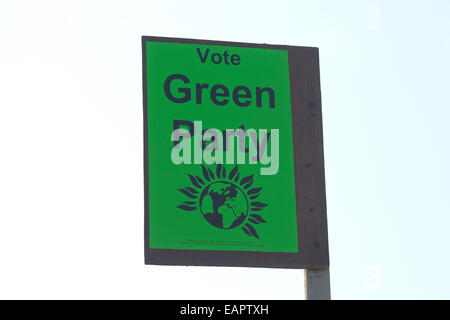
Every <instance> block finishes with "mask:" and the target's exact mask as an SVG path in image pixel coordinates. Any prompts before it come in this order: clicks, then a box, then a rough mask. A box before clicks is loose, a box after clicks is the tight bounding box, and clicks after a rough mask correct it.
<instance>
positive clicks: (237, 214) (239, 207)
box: [200, 181, 248, 229]
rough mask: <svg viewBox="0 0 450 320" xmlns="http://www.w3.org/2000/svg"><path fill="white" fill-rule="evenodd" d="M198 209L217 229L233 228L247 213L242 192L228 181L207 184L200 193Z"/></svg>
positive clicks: (246, 204) (245, 200) (245, 199)
mask: <svg viewBox="0 0 450 320" xmlns="http://www.w3.org/2000/svg"><path fill="white" fill-rule="evenodd" d="M200 211H201V212H202V214H203V217H204V218H205V219H206V221H208V222H209V223H210V224H211V225H213V226H214V227H216V228H219V229H233V228H236V227H238V226H239V225H241V224H242V223H243V222H244V221H245V218H246V217H247V214H248V201H247V198H246V196H245V194H244V192H243V191H242V190H241V189H240V188H239V187H238V186H236V185H235V184H233V183H231V182H228V181H217V182H213V183H211V184H210V185H208V186H207V187H206V188H205V189H204V190H203V192H202V193H201V195H200Z"/></svg>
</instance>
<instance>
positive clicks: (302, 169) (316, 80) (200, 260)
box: [142, 36, 329, 269]
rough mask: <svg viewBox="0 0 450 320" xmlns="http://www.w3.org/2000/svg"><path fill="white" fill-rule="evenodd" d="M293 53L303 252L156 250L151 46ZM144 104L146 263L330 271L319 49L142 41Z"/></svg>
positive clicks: (291, 73) (294, 127) (296, 168)
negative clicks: (151, 157) (149, 69)
mask: <svg viewBox="0 0 450 320" xmlns="http://www.w3.org/2000/svg"><path fill="white" fill-rule="evenodd" d="M148 41H155V42H172V43H185V44H202V45H216V46H231V47H247V48H263V49H278V50H287V52H288V61H289V77H290V89H291V106H292V135H293V144H294V152H293V153H294V172H295V190H296V204H297V223H298V225H297V232H298V242H299V246H298V247H299V252H298V253H279V252H248V251H218V250H217V251H216V250H179V249H150V246H149V214H150V212H149V199H148V141H147V134H148V127H147V106H148V103H147V61H146V57H147V55H146V45H145V44H146V42H148ZM142 61H143V62H142V74H143V99H144V101H143V102H144V185H145V188H144V189H145V210H144V211H145V218H144V221H145V226H144V232H145V236H144V238H145V244H144V247H145V264H156V265H190V266H234V267H268V268H295V269H325V268H328V266H329V258H328V231H327V213H326V197H325V173H324V155H323V133H322V105H321V93H320V72H319V50H318V48H310V47H297V46H285V45H268V44H253V43H240V42H228V41H210V40H194V39H179V38H164V37H150V36H143V37H142Z"/></svg>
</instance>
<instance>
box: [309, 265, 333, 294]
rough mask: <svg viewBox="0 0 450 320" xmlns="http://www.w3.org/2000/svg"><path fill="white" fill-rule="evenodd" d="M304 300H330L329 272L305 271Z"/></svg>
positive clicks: (327, 270) (325, 270)
mask: <svg viewBox="0 0 450 320" xmlns="http://www.w3.org/2000/svg"><path fill="white" fill-rule="evenodd" d="M305 298H306V300H331V292H330V270H329V269H324V270H308V269H306V270H305Z"/></svg>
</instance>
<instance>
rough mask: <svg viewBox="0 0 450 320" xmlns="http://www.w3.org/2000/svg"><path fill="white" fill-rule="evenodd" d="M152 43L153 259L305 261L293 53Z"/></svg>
mask: <svg viewBox="0 0 450 320" xmlns="http://www.w3.org/2000/svg"><path fill="white" fill-rule="evenodd" d="M163 40H164V39H161V40H159V41H156V40H155V41H144V42H143V45H144V48H143V52H144V57H143V59H144V90H145V92H144V96H145V101H144V114H145V117H146V119H145V120H146V125H145V132H144V137H145V139H144V140H145V152H146V154H145V162H146V163H145V168H146V206H147V207H146V215H148V216H146V223H147V224H148V225H146V233H148V234H146V243H145V246H146V250H147V249H148V250H155V252H157V251H158V250H162V251H161V252H163V251H164V250H165V251H164V252H169V253H170V252H180V251H170V250H189V251H190V252H200V251H201V252H214V251H220V252H230V251H231V252H266V253H296V254H298V253H299V247H301V245H302V244H301V241H299V240H300V239H299V228H298V226H299V221H298V214H297V205H298V204H297V203H296V189H295V171H294V152H293V150H294V145H293V130H292V123H293V121H292V108H291V92H290V76H289V61H288V50H286V49H272V48H271V49H268V48H258V47H256V48H255V47H244V46H233V45H215V44H206V43H189V41H187V42H182V41H181V42H176V41H163Z"/></svg>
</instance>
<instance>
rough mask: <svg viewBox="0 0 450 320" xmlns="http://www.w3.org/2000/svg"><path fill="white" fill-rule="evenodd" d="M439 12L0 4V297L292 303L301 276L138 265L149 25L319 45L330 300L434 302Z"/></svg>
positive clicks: (440, 209)
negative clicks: (144, 40) (144, 54)
mask: <svg viewBox="0 0 450 320" xmlns="http://www.w3.org/2000/svg"><path fill="white" fill-rule="evenodd" d="M449 12H450V2H449V1H446V0H442V1H438V0H434V1H406V0H403V1H400V0H395V1H392V0H391V1H376V0H373V1H365V0H355V1H334V0H329V1H280V0H277V1H261V0H259V1H246V2H244V1H211V0H210V1H167V0H166V1H153V2H152V1H130V0H127V1H111V0H109V1H43V0H41V1H19V0H14V1H13V0H9V1H6V0H0V298H153V299H155V298H161V299H169V298H174V299H178V298H183V299H197V298H203V299H263V298H264V299H281V298H285V299H291V298H292V299H302V298H304V292H303V272H302V271H301V270H273V269H246V268H204V267H156V266H145V265H144V263H143V249H142V247H143V238H142V237H143V206H144V199H143V196H144V194H143V172H142V171H143V170H142V166H143V165H142V144H143V143H142V89H141V88H142V84H141V81H142V80H141V79H142V76H141V47H140V45H141V43H140V37H141V35H154V36H169V37H171V36H173V37H186V38H198V39H214V40H230V41H243V42H257V43H271V44H289V45H303V46H316V47H319V48H320V62H321V78H322V95H323V97H322V98H323V114H324V134H325V162H326V180H327V181H326V182H327V203H328V217H329V233H330V235H329V236H330V239H329V241H330V258H331V286H332V297H333V298H336V299H349V298H362V299H379V298H387V299H392V298H406V299H410V298H419V299H420V298H447V299H449V298H450V289H449V288H450V276H449V275H448V270H449V269H450V259H449V256H448V251H449V249H448V245H449V244H450V235H449V234H450V233H449V232H448V229H449V227H450V205H449V203H448V196H449V191H450V185H449V180H450V169H449V166H448V163H450V152H449V148H448V146H449V143H448V139H449V138H450V126H449V125H448V119H449V118H450V103H449V101H450V99H449V96H448V94H449V91H450V88H449V84H450V62H449V60H448V58H449V57H450V41H449V38H450V37H449V34H450V22H449V19H448V14H449ZM231 279H232V280H231Z"/></svg>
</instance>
